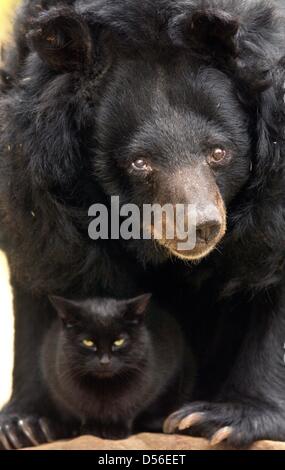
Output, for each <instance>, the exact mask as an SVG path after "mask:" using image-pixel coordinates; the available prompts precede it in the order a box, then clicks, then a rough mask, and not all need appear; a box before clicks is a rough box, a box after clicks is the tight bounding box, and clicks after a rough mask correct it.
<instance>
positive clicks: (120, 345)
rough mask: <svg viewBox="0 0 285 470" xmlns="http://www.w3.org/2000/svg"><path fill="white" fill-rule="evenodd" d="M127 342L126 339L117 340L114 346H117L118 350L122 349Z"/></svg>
mask: <svg viewBox="0 0 285 470" xmlns="http://www.w3.org/2000/svg"><path fill="white" fill-rule="evenodd" d="M125 342H126V340H125V339H124V338H121V339H117V341H114V346H116V348H121V347H122V346H124V344H125Z"/></svg>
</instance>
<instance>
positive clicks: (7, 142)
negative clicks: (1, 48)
mask: <svg viewBox="0 0 285 470" xmlns="http://www.w3.org/2000/svg"><path fill="white" fill-rule="evenodd" d="M14 39H15V41H14V45H12V46H11V47H10V49H9V50H8V51H6V54H5V55H6V57H5V61H4V66H3V70H2V72H1V95H0V127H1V132H0V201H1V205H0V220H1V241H2V243H3V246H4V247H5V251H6V253H7V256H8V260H9V263H10V267H11V280H12V286H13V289H14V307H15V331H16V337H15V369H14V388H13V395H12V399H11V401H10V402H9V403H8V404H7V405H6V407H5V408H4V409H3V410H2V412H1V415H0V442H1V443H2V446H3V447H4V448H17V447H20V446H21V445H29V444H30V443H31V442H33V436H34V434H35V433H37V436H39V435H40V434H41V433H42V440H45V436H44V434H45V435H46V436H47V435H48V436H50V434H51V433H53V432H54V433H55V432H56V425H55V424H54V421H56V411H55V410H54V409H53V406H52V404H51V403H49V401H48V399H47V394H46V390H45V388H44V386H43V383H42V380H41V376H40V373H39V370H38V368H37V367H36V365H35V364H36V358H37V356H38V354H39V351H40V348H41V344H42V341H43V337H44V335H45V332H46V331H47V328H48V327H49V325H50V323H51V321H52V319H53V317H54V315H55V313H54V312H53V311H52V309H51V307H50V305H49V302H48V300H47V298H48V295H49V294H53V295H61V296H66V297H71V296H75V295H79V294H80V295H82V296H88V295H90V294H91V293H92V295H98V296H118V297H121V298H124V297H125V298H127V297H129V296H132V295H137V286H138V285H139V286H140V287H141V289H142V290H145V291H149V290H151V291H152V292H153V293H154V297H155V298H156V299H158V301H159V302H160V303H161V304H162V305H163V306H164V307H165V308H166V309H168V310H169V311H170V312H171V313H173V314H174V315H176V317H177V319H179V321H180V322H181V325H182V326H183V328H184V330H185V331H186V332H187V334H188V336H189V343H191V346H192V348H193V349H194V353H195V357H196V361H197V367H198V374H197V375H198V377H197V383H196V387H195V391H194V397H192V398H191V402H190V400H189V402H188V403H185V407H183V408H182V409H181V410H179V411H178V412H177V413H176V414H175V415H173V416H171V417H169V419H168V420H167V422H166V423H165V431H166V432H175V431H180V432H186V433H188V434H189V435H192V436H204V437H206V438H209V439H212V441H213V443H217V442H220V441H222V440H226V441H227V442H228V443H230V444H233V445H235V446H238V447H240V446H244V445H247V444H249V443H250V442H252V441H254V440H257V439H263V438H265V439H277V440H282V439H283V440H285V402H284V396H285V363H284V343H285V292H284V269H285V267H284V265H285V258H284V244H285V200H284V181H285V179H284V162H283V158H284V156H285V155H284V153H285V150H284V122H285V116H284V110H285V105H284V92H285V89H284V82H285V71H284V64H285V61H284V59H283V54H284V53H283V49H284V45H285V29H284V20H282V15H281V13H280V11H279V9H278V7H277V6H276V3H275V2H274V1H272V2H271V1H270V0H269V1H268V0H248V1H244V2H240V1H239V0H227V1H226V0H177V1H172V0H155V1H153V0H145V1H143V2H142V1H141V0H89V1H80V0H78V1H72V0H70V1H67V0H63V1H57V0H50V1H49V0H37V1H36V0H26V1H24V2H23V7H22V10H21V11H20V12H19V15H18V18H17V20H16V24H15V34H14ZM112 195H116V196H120V200H121V202H122V203H132V204H136V205H137V206H139V207H141V206H142V205H143V204H146V203H149V204H152V203H157V202H158V203H160V204H165V203H171V204H178V203H179V204H188V203H189V204H195V206H196V207H197V214H198V220H197V244H196V247H195V248H194V249H192V250H188V251H187V252H185V251H183V252H182V251H180V249H179V244H178V243H177V240H173V241H172V242H171V243H170V242H168V241H165V240H161V241H160V242H158V241H157V240H153V239H151V240H129V241H127V240H123V239H110V240H105V239H102V240H98V241H96V242H94V241H92V240H91V239H90V238H89V237H88V223H89V222H90V219H89V217H88V208H89V207H90V206H91V205H92V204H94V203H102V204H105V205H106V206H107V207H108V205H109V204H110V196H112ZM209 207H210V210H209ZM94 289H95V292H94ZM2 314H4V313H3V312H2ZM192 400H193V401H192ZM47 418H48V420H49V421H48V422H47V421H46V419H47Z"/></svg>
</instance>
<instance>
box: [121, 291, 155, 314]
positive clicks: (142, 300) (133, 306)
mask: <svg viewBox="0 0 285 470" xmlns="http://www.w3.org/2000/svg"><path fill="white" fill-rule="evenodd" d="M151 297H152V295H151V294H143V295H140V296H138V297H135V298H134V299H130V300H128V301H127V302H126V306H127V309H126V314H127V315H128V316H131V317H133V318H139V317H143V316H144V315H145V313H146V311H147V307H148V305H149V303H150V299H151Z"/></svg>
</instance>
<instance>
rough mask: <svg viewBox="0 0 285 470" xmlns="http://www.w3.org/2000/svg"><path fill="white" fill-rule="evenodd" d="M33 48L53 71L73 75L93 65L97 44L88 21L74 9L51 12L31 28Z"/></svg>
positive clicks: (29, 36) (43, 13)
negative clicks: (94, 48)
mask: <svg viewBox="0 0 285 470" xmlns="http://www.w3.org/2000/svg"><path fill="white" fill-rule="evenodd" d="M27 40H28V43H29V45H30V48H31V49H32V50H34V51H35V52H37V53H38V55H39V56H40V58H41V59H42V61H43V62H45V63H46V64H48V65H49V67H50V68H51V69H53V70H56V71H60V72H72V71H75V70H81V69H82V68H84V67H86V66H88V64H90V63H91V62H92V54H93V42H92V38H91V33H90V30H89V27H88V25H87V23H86V22H85V20H84V18H83V17H82V16H81V15H79V14H77V13H76V12H75V11H74V10H72V9H71V8H67V7H63V8H51V9H50V10H48V11H44V12H42V13H41V14H40V15H39V17H38V18H37V19H36V20H33V21H32V22H31V24H30V31H29V32H28V33H27Z"/></svg>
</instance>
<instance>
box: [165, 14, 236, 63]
mask: <svg viewBox="0 0 285 470" xmlns="http://www.w3.org/2000/svg"><path fill="white" fill-rule="evenodd" d="M239 29H240V24H239V21H238V19H237V18H236V17H235V16H233V15H232V14H231V13H229V12H227V11H225V10H223V9H220V8H215V7H213V8H207V7H205V8H201V9H198V10H196V11H195V10H194V11H191V13H183V14H180V15H178V16H177V17H176V18H174V20H172V22H171V23H170V36H171V38H172V40H173V41H174V43H176V44H177V45H180V46H181V45H182V46H186V47H187V46H189V47H192V48H196V49H199V50H201V51H202V52H203V53H207V52H208V53H209V54H212V53H213V54H215V56H216V55H218V54H219V55H220V56H221V57H224V56H234V57H235V56H236V55H237V35H238V31H239Z"/></svg>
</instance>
